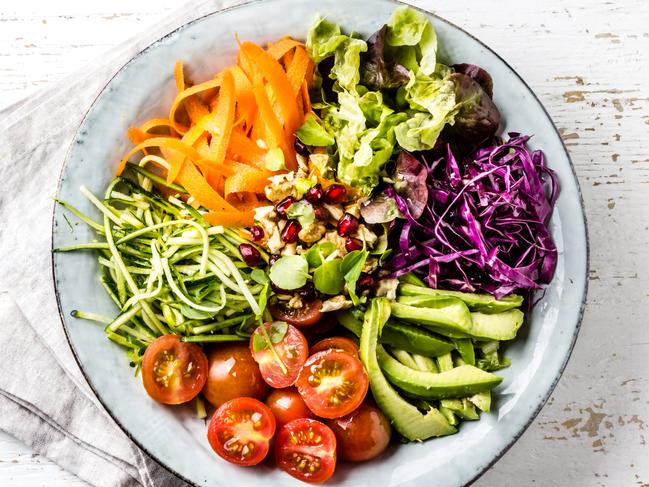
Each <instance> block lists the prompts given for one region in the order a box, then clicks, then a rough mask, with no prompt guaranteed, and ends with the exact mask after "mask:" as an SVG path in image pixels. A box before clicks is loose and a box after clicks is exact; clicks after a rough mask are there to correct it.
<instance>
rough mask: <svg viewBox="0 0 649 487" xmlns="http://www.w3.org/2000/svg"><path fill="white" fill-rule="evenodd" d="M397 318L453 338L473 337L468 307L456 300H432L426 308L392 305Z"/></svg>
mask: <svg viewBox="0 0 649 487" xmlns="http://www.w3.org/2000/svg"><path fill="white" fill-rule="evenodd" d="M391 306H392V314H393V315H394V316H395V317H396V318H401V319H402V320H406V321H411V322H413V323H416V324H418V325H421V326H425V327H426V328H429V329H430V330H432V331H435V332H437V333H440V334H442V335H446V336H449V337H452V338H465V337H467V336H471V329H472V326H473V322H472V320H471V313H470V312H469V309H468V308H467V307H466V305H465V304H464V303H463V302H462V301H460V300H459V299H455V298H444V299H435V300H430V301H429V302H427V303H426V306H425V307H415V306H410V305H406V304H402V303H399V302H393V303H391Z"/></svg>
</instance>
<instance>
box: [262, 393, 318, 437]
mask: <svg viewBox="0 0 649 487" xmlns="http://www.w3.org/2000/svg"><path fill="white" fill-rule="evenodd" d="M266 406H268V407H269V408H270V410H271V411H272V412H273V415H274V416H275V420H276V421H277V427H278V428H281V427H282V426H284V425H285V424H286V423H290V422H291V421H293V420H294V419H300V418H313V417H315V416H314V415H313V413H312V412H311V410H310V409H309V408H308V407H306V404H304V400H303V399H302V396H300V393H299V392H297V389H296V388H295V387H287V388H286V389H276V390H274V391H273V392H271V393H270V395H269V396H268V399H266Z"/></svg>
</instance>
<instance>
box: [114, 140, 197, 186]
mask: <svg viewBox="0 0 649 487" xmlns="http://www.w3.org/2000/svg"><path fill="white" fill-rule="evenodd" d="M147 147H160V148H168V149H175V150H177V151H180V152H182V153H183V154H185V155H186V156H187V157H189V158H191V159H196V160H198V159H200V154H199V153H198V152H197V151H196V149H194V148H193V147H190V146H188V145H187V144H185V143H184V142H183V141H181V140H179V139H174V138H171V137H153V138H150V139H147V140H144V141H142V142H140V143H139V144H138V145H136V146H135V147H134V148H133V149H131V151H130V152H129V153H128V154H126V155H125V156H124V158H123V159H122V161H121V162H120V163H119V166H118V167H117V175H118V176H119V175H120V174H122V171H123V170H124V167H125V166H126V162H127V161H128V159H129V157H131V156H132V155H133V154H136V153H138V152H140V151H141V150H142V149H146V148H147Z"/></svg>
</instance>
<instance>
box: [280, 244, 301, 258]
mask: <svg viewBox="0 0 649 487" xmlns="http://www.w3.org/2000/svg"><path fill="white" fill-rule="evenodd" d="M281 254H282V255H295V254H297V244H296V243H290V244H286V245H285V246H284V248H283V249H282V252H281Z"/></svg>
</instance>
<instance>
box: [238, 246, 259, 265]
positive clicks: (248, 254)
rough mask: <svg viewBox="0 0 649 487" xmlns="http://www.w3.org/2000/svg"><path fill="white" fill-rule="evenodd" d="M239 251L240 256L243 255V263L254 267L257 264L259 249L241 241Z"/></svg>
mask: <svg viewBox="0 0 649 487" xmlns="http://www.w3.org/2000/svg"><path fill="white" fill-rule="evenodd" d="M239 252H241V257H243V260H244V261H245V263H246V264H247V265H249V266H250V267H254V266H256V265H257V264H259V260H260V259H261V254H260V253H259V250H257V249H256V248H255V247H254V246H252V245H250V244H247V243H242V244H241V245H239Z"/></svg>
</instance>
